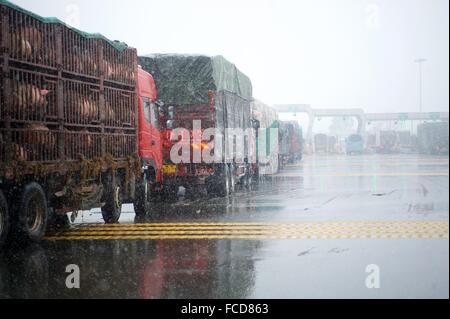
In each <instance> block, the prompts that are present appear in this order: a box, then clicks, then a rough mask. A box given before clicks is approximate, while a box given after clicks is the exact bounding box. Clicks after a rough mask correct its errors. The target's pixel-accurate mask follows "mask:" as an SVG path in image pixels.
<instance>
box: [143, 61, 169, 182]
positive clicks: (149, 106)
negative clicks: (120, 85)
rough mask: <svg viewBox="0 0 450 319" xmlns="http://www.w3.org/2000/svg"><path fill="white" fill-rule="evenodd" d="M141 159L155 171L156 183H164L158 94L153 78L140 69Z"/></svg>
mask: <svg viewBox="0 0 450 319" xmlns="http://www.w3.org/2000/svg"><path fill="white" fill-rule="evenodd" d="M137 91H138V99H139V102H138V108H139V111H138V115H139V157H140V158H141V160H142V163H143V165H144V166H146V167H148V168H149V169H151V170H153V172H154V174H155V176H154V177H155V178H156V181H157V182H158V183H161V182H162V175H161V167H162V165H163V155H162V138H161V132H160V127H161V125H160V123H159V122H160V120H159V118H160V116H159V111H160V109H159V107H160V106H159V103H158V100H157V99H158V92H157V89H156V84H155V81H154V79H153V76H152V75H151V74H150V73H148V72H146V71H144V70H143V69H142V68H140V67H139V69H138V90H137Z"/></svg>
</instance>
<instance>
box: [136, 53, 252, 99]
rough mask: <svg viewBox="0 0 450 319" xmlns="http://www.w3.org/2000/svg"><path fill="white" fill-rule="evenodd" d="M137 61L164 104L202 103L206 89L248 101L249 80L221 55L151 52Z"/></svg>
mask: <svg viewBox="0 0 450 319" xmlns="http://www.w3.org/2000/svg"><path fill="white" fill-rule="evenodd" d="M139 63H140V64H141V66H142V67H143V69H144V70H146V71H147V72H149V73H151V74H152V75H153V77H154V78H155V82H156V87H157V88H158V95H159V97H160V99H161V100H163V101H164V103H166V104H175V105H193V104H205V103H208V102H209V97H208V91H214V92H228V93H232V94H235V95H237V96H238V97H240V98H242V99H244V100H247V101H251V100H252V95H253V92H252V83H251V81H250V79H249V78H248V77H247V76H246V75H245V74H244V73H242V72H241V71H239V70H238V68H237V67H236V66H235V65H234V64H232V63H231V62H229V61H227V60H226V59H225V58H224V57H222V56H215V57H209V56H205V55H180V54H154V55H148V56H145V57H140V58H139Z"/></svg>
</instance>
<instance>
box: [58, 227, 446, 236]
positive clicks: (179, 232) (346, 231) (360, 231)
mask: <svg viewBox="0 0 450 319" xmlns="http://www.w3.org/2000/svg"><path fill="white" fill-rule="evenodd" d="M441 232H442V233H445V232H448V229H447V230H445V229H441V230H440V231H437V230H435V229H389V230H388V229H378V230H371V229H357V230H349V229H342V230H299V231H284V230H219V231H203V230H201V231H189V230H176V231H170V230H163V231H155V230H146V231H142V230H133V231H127V232H120V231H118V232H114V231H97V232H79V233H73V232H69V233H61V234H60V236H66V234H67V235H69V236H78V235H79V236H104V235H108V236H109V235H111V236H116V235H117V236H124V235H151V234H158V235H186V234H201V235H217V234H222V235H233V234H245V235H253V234H261V235H270V234H297V235H298V234H351V233H355V234H372V233H374V234H390V233H395V234H409V233H413V234H418V233H441Z"/></svg>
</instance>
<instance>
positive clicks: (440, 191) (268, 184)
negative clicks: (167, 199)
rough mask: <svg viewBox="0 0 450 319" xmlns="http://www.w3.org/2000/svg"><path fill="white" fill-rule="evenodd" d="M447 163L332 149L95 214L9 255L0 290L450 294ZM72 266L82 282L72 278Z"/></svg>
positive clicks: (98, 294)
mask: <svg viewBox="0 0 450 319" xmlns="http://www.w3.org/2000/svg"><path fill="white" fill-rule="evenodd" d="M448 173H449V159H448V157H433V156H418V155H366V156H349V157H347V156H324V155H323V156H315V157H306V158H305V159H304V161H303V162H302V163H301V164H298V165H295V166H290V167H287V168H286V169H285V170H284V171H283V172H282V173H280V174H278V175H277V176H273V177H270V178H267V179H266V180H265V181H264V182H262V183H261V184H260V185H259V186H257V187H255V188H254V189H252V190H251V191H250V192H248V193H245V192H239V193H238V194H237V195H236V196H233V197H232V198H227V199H205V198H204V197H203V196H202V195H201V194H199V195H198V197H199V198H197V199H195V198H194V199H192V198H191V199H184V198H181V200H180V201H179V202H178V203H176V204H174V205H163V204H160V205H158V206H155V208H154V210H153V211H152V212H151V214H150V216H149V218H148V219H147V220H145V221H135V220H134V214H133V212H132V208H131V207H129V206H125V207H124V211H125V213H124V214H123V216H122V219H121V223H120V224H119V225H112V226H105V225H102V219H101V215H99V214H98V212H95V211H93V212H84V213H83V214H81V215H80V216H78V218H77V219H76V221H75V223H74V225H73V228H72V229H71V230H68V231H65V232H62V233H58V234H49V236H48V237H47V239H46V240H45V241H44V242H43V243H42V244H41V245H35V246H30V247H27V248H26V249H23V250H20V251H17V250H12V251H10V250H8V251H4V252H2V253H1V254H0V256H1V257H0V298H33V297H39V298H448V297H449V240H448V223H449V196H448V191H449V177H448ZM70 264H76V265H78V266H79V267H80V275H81V288H80V289H72V290H70V289H67V288H66V285H65V281H66V276H67V275H68V274H67V273H65V270H66V266H67V265H70ZM368 265H376V266H377V267H378V269H379V271H380V276H379V278H380V288H379V289H368V288H367V286H366V278H367V276H369V274H368V273H366V268H367V266H368Z"/></svg>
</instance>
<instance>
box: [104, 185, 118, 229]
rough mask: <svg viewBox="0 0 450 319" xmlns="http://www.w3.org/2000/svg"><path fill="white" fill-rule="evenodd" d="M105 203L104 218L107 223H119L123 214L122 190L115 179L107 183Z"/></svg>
mask: <svg viewBox="0 0 450 319" xmlns="http://www.w3.org/2000/svg"><path fill="white" fill-rule="evenodd" d="M104 201H105V205H104V206H103V207H102V215H103V220H104V221H105V223H106V224H117V223H118V222H119V219H120V215H121V214H122V190H121V188H120V185H119V184H118V183H117V182H116V181H115V179H112V181H111V180H110V183H108V185H105V197H104Z"/></svg>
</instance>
